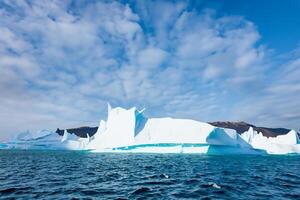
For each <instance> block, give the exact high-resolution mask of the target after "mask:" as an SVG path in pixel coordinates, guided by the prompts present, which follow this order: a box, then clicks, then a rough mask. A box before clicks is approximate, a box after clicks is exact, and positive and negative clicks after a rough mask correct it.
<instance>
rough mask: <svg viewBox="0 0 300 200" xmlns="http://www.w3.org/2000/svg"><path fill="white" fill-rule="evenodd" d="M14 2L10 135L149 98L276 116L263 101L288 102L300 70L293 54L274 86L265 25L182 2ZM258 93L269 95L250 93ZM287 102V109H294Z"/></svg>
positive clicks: (162, 108)
mask: <svg viewBox="0 0 300 200" xmlns="http://www.w3.org/2000/svg"><path fill="white" fill-rule="evenodd" d="M4 3H6V4H8V5H7V6H8V7H10V9H6V7H2V8H0V56H1V59H0V73H1V77H3V78H2V79H1V80H0V111H1V113H2V114H1V115H0V124H3V125H1V127H0V132H1V133H0V137H1V134H2V133H5V134H11V133H15V132H17V131H21V130H23V129H32V130H36V129H40V128H50V129H55V128H56V127H67V126H77V125H91V124H94V125H96V124H97V121H98V120H99V118H100V117H104V116H105V114H106V111H105V109H106V102H107V101H110V102H112V104H113V105H121V106H126V107H128V106H133V105H137V106H141V107H144V106H145V107H147V108H148V109H147V111H148V112H149V115H155V116H162V115H165V114H167V115H171V116H176V117H189V118H195V119H200V120H204V121H205V120H209V121H212V120H219V119H233V118H238V117H241V120H242V119H249V120H251V121H253V119H254V118H255V116H263V115H264V116H265V117H266V116H269V115H267V114H268V112H266V110H267V109H265V108H266V105H265V104H263V103H257V104H253V102H261V101H265V102H268V103H267V104H268V105H269V104H270V106H271V105H274V104H272V102H271V99H272V98H271V96H272V97H274V98H276V99H277V100H276V103H278V104H283V102H284V100H285V98H283V97H281V96H280V95H278V91H280V90H284V88H283V87H285V86H286V87H289V85H290V84H292V82H293V83H294V82H297V80H298V79H297V74H299V73H298V72H300V71H299V70H298V69H299V67H298V64H299V60H297V59H295V58H293V59H292V60H289V61H288V62H287V63H288V66H287V67H282V69H280V70H279V71H280V73H282V74H283V76H284V77H288V78H286V79H284V80H282V79H283V78H282V77H281V76H280V75H276V78H277V79H278V80H282V82H280V81H279V82H274V83H273V82H272V84H270V86H269V87H268V88H266V86H267V85H268V84H267V83H266V82H264V79H265V78H266V77H268V76H267V74H266V72H268V70H270V66H271V64H270V63H267V62H266V60H267V59H266V57H268V56H269V54H268V50H267V49H266V48H265V47H263V46H260V45H258V44H257V42H258V41H259V39H260V36H259V33H258V32H257V29H256V27H255V25H254V24H253V23H251V22H249V21H247V20H245V19H244V18H242V17H237V16H236V17H230V16H226V17H217V15H216V13H215V11H212V10H204V11H201V12H196V11H195V10H189V9H188V6H187V5H186V4H185V3H182V2H179V3H172V2H152V1H151V2H146V3H141V2H138V3H136V4H135V5H131V6H129V5H124V4H121V3H118V2H96V3H94V2H93V3H92V2H86V3H85V4H81V3H80V2H76V3H74V4H72V6H71V5H70V4H68V2H66V1H34V2H32V3H30V5H29V4H28V2H27V1H21V0H20V1H18V2H17V3H12V2H10V1H5V2H4ZM132 7H134V9H133V8H132ZM158 8H159V9H158ZM298 77H299V76H298ZM292 88H293V89H292ZM256 91H258V93H259V94H260V95H262V96H261V97H259V98H260V99H261V100H258V99H259V98H258V99H256V98H255V96H253V97H248V96H247V95H253V94H254V93H255V92H256ZM295 91H298V87H297V85H294V86H293V87H290V91H289V92H286V93H287V95H286V96H288V97H297V96H295V95H291V93H292V92H295ZM273 93H276V94H273ZM270 95H271V96H270ZM291 101H293V100H291ZM236 105H241V106H240V108H239V110H235V107H236ZM250 105H254V106H255V109H252V108H250ZM268 105H267V106H268ZM290 105H291V106H292V105H293V106H298V105H297V103H295V102H293V103H291V104H290ZM281 107H282V108H280V109H281V110H278V113H281V114H282V113H283V109H287V110H289V111H290V110H291V109H292V108H291V107H288V108H285V107H284V106H281ZM248 110H251V111H253V112H247V111H248ZM285 113H286V114H287V116H289V117H288V118H289V119H291V118H293V116H297V115H295V114H296V113H295V112H294V111H291V112H288V113H287V112H285ZM288 114H289V115H288ZM282 116H283V115H282ZM291 116H292V117H291ZM269 117H270V123H269V124H270V125H272V122H274V121H275V122H276V123H277V118H274V117H272V116H269ZM261 118H264V117H261ZM294 118H295V117H294ZM11 119H14V120H11ZM259 119H260V118H259ZM273 119H275V120H274V121H272V120H273ZM8 122H10V123H8ZM285 122H286V121H284V120H283V122H282V123H283V125H284V123H285ZM296 122H298V121H297V119H295V120H294V121H293V123H291V124H290V125H293V127H295V126H294V124H296ZM5 134H3V135H5ZM3 137H4V136H3Z"/></svg>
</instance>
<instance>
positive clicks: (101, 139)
mask: <svg viewBox="0 0 300 200" xmlns="http://www.w3.org/2000/svg"><path fill="white" fill-rule="evenodd" d="M257 135H259V136H260V135H261V137H262V138H260V137H259V136H257ZM286 138H288V139H287V140H288V141H286ZM293 138H296V139H294V140H293ZM273 140H274V141H277V145H279V146H280V145H285V146H284V149H280V147H278V148H277V149H276V147H274V148H272V149H271V147H270V148H269V147H268V144H269V143H267V142H265V141H273ZM256 141H257V142H256ZM259 142H261V143H263V144H264V145H265V146H263V145H262V146H257V145H256V144H257V143H259ZM298 142H299V139H298V135H297V133H296V132H295V131H294V132H293V134H290V133H289V134H287V135H284V136H278V137H276V138H266V137H264V136H262V134H258V133H256V132H253V129H250V130H249V131H247V132H245V133H244V134H242V135H239V134H238V133H237V132H236V131H235V130H232V129H224V128H218V127H215V126H212V125H210V124H208V123H203V122H199V121H195V120H188V119H173V118H147V117H145V116H144V115H143V111H138V110H137V109H136V108H135V107H133V108H131V109H128V110H127V109H124V108H121V107H117V108H114V109H112V108H111V106H110V105H109V106H108V117H107V121H106V122H105V121H103V120H101V122H100V125H99V128H98V131H97V133H96V134H95V135H94V139H93V140H92V141H91V142H90V143H89V144H88V145H87V147H86V149H87V150H91V151H93V152H140V153H203V154H245V153H246V154H264V153H274V154H282V153H283V152H285V153H299V152H300V149H299V146H300V145H299V144H298ZM287 143H288V144H287ZM272 144H273V143H272ZM288 147H289V150H288V151H287V150H286V149H287V148H288Z"/></svg>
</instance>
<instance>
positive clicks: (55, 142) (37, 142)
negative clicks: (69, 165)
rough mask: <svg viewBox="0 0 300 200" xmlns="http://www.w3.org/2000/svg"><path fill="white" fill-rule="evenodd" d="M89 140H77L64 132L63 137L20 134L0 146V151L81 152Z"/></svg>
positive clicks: (39, 132)
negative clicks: (0, 149)
mask: <svg viewBox="0 0 300 200" xmlns="http://www.w3.org/2000/svg"><path fill="white" fill-rule="evenodd" d="M88 142H89V138H79V137H77V136H75V135H74V134H70V133H68V132H67V131H64V134H63V136H60V135H59V134H57V133H55V132H52V131H48V130H41V131H37V132H30V131H26V132H22V133H20V134H19V135H17V136H16V137H15V138H13V139H12V140H10V141H8V142H7V143H4V144H2V145H1V146H0V148H2V149H4V148H5V149H32V150H83V149H84V148H85V146H86V145H87V143H88Z"/></svg>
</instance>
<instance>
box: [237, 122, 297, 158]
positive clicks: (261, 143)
mask: <svg viewBox="0 0 300 200" xmlns="http://www.w3.org/2000/svg"><path fill="white" fill-rule="evenodd" d="M241 137H242V138H243V139H244V140H245V141H246V142H247V143H248V144H250V145H251V146H252V147H253V148H255V149H262V150H265V151H266V152H267V153H268V154H293V153H300V140H299V136H298V134H297V132H296V131H295V130H291V131H290V132H288V133H287V134H285V135H279V136H277V137H269V138H268V137H265V136H263V135H262V133H258V132H257V131H254V130H253V128H252V127H250V128H249V130H248V131H246V132H244V133H242V134H241Z"/></svg>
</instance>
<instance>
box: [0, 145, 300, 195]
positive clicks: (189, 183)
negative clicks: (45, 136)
mask: <svg viewBox="0 0 300 200" xmlns="http://www.w3.org/2000/svg"><path fill="white" fill-rule="evenodd" d="M0 199H26V200H28V199H300V156H296V155H288V156H286V155H285V156H270V155H265V156H262V155H260V156H258V155H256V156H254V155H252V156H245V155H240V156H237V155H235V156H228V155H227V156H206V155H199V154H198V155H197V154H130V153H129V154H125V153H124V154H113V153H105V154H104V153H99V154H98V153H89V152H80V151H78V152H76V151H31V150H0Z"/></svg>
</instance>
